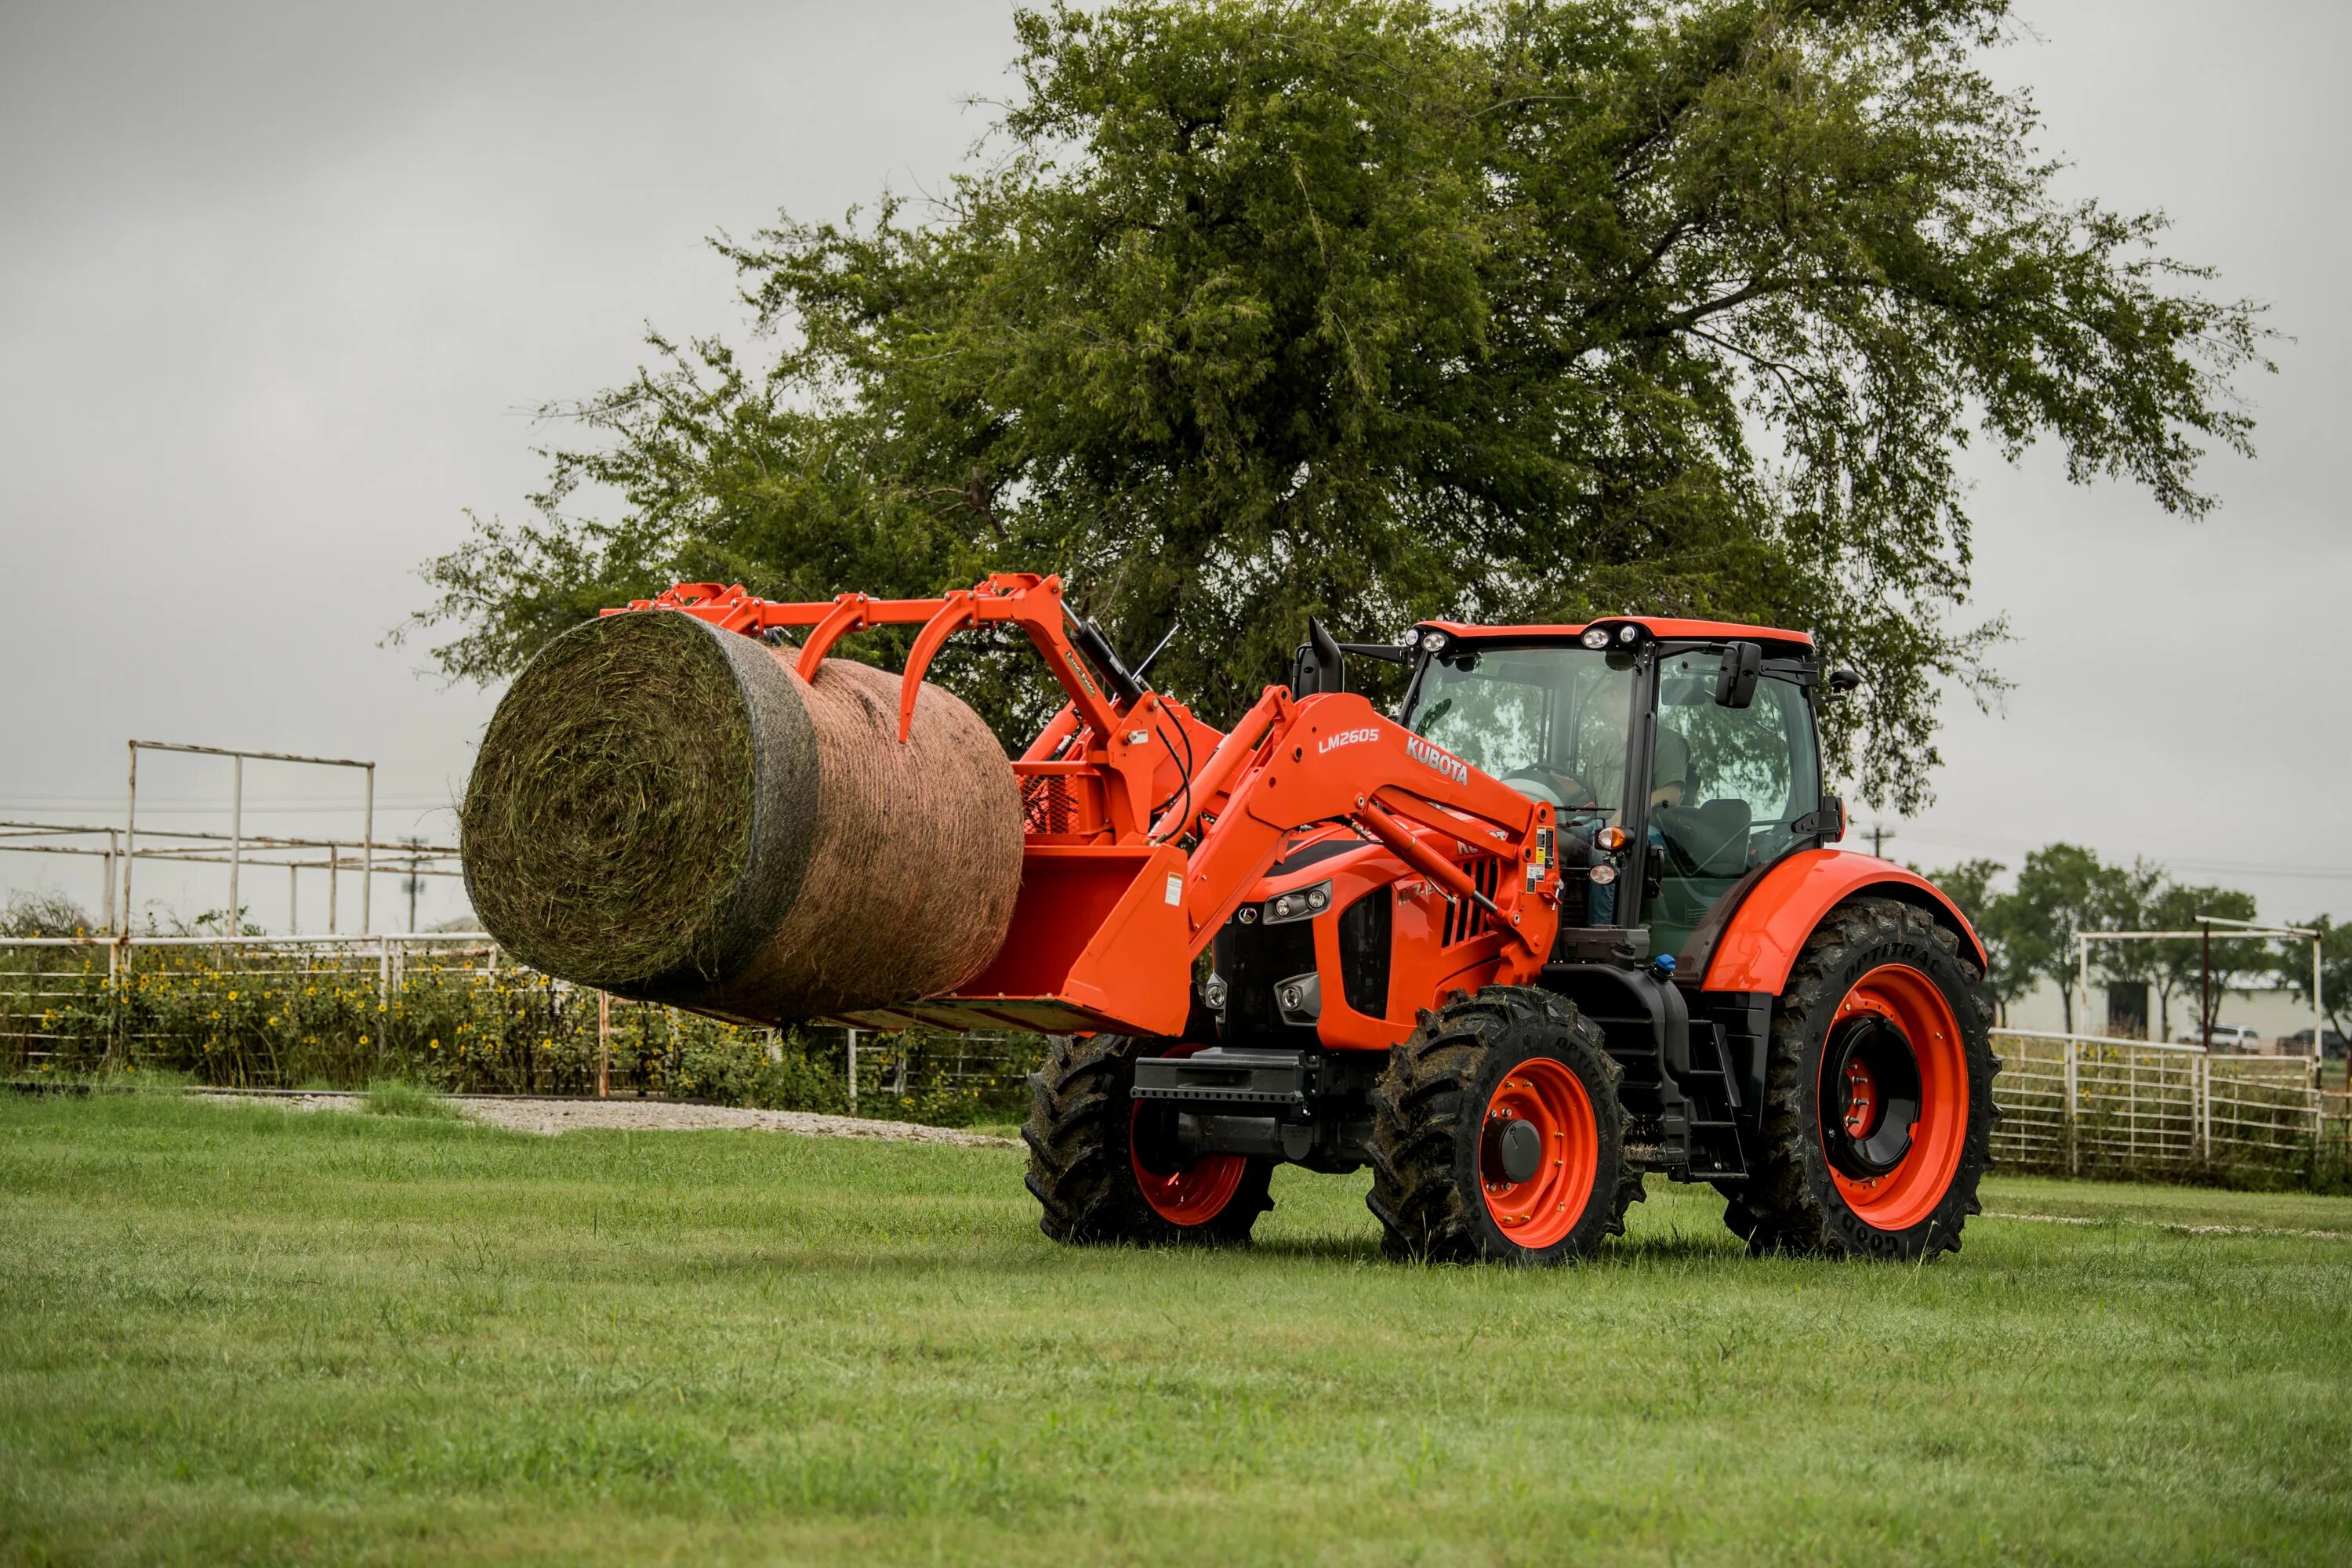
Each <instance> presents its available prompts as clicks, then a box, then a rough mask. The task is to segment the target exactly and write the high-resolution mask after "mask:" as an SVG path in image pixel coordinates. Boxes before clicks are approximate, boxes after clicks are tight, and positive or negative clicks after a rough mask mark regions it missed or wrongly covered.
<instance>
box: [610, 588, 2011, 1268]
mask: <svg viewBox="0 0 2352 1568" xmlns="http://www.w3.org/2000/svg"><path fill="white" fill-rule="evenodd" d="M631 607H632V608H637V609H649V608H667V609H672V610H677V611H679V612H681V613H683V614H687V615H690V616H698V617H700V618H702V619H705V620H708V621H710V622H713V623H715V624H716V625H718V626H720V627H721V628H723V629H728V630H732V631H738V632H741V633H744V634H746V635H751V636H771V637H774V636H781V635H782V634H783V631H784V630H785V629H786V628H804V635H803V641H802V644H801V650H800V656H799V660H800V668H801V671H802V673H803V675H813V674H814V671H815V668H816V666H817V664H818V662H819V661H820V660H822V659H823V658H825V657H826V656H827V654H828V653H829V652H830V651H831V650H832V648H833V647H835V645H836V643H837V642H838V639H839V638H841V637H844V636H846V635H848V634H850V633H853V632H855V631H857V630H859V629H861V628H864V627H868V626H883V625H912V626H919V628H920V629H919V632H918V633H917V635H916V637H915V638H914V641H913V645H912V647H911V650H910V653H909V657H908V663H907V668H906V671H905V675H904V678H903V680H904V684H903V688H902V689H903V694H904V700H903V702H902V706H901V710H900V712H901V726H902V728H901V733H902V735H903V734H904V733H905V732H906V731H905V726H906V725H908V724H911V723H912V722H913V717H914V711H915V694H916V691H917V689H918V687H919V683H920V681H921V679H922V676H923V672H924V671H925V669H926V668H928V667H929V662H930V660H931V658H932V657H933V656H934V655H935V654H936V653H937V652H938V650H939V648H940V646H941V645H942V644H943V643H944V641H945V640H946V638H947V637H950V636H951V635H952V634H953V633H955V632H956V631H958V630H960V629H962V628H965V627H969V626H982V625H1007V624H1009V625H1013V626H1018V627H1020V628H1021V630H1022V631H1023V632H1024V633H1025V634H1026V635H1027V636H1028V637H1029V638H1030V640H1031V642H1032V643H1033V644H1034V647H1036V649H1037V651H1038V653H1039V655H1040V656H1041V657H1042V658H1044V659H1045V663H1046V665H1047V667H1048V668H1049V669H1051V670H1052V672H1053V673H1054V675H1055V679H1057V680H1058V681H1059V682H1060V684H1061V685H1062V687H1063V688H1064V689H1065V691H1066V694H1067V697H1068V702H1067V704H1066V706H1065V707H1064V708H1063V709H1062V710H1061V711H1060V712H1059V714H1057V715H1056V716H1055V719H1054V720H1053V721H1052V722H1050V723H1049V724H1048V725H1047V726H1046V727H1045V730H1044V731H1042V732H1041V733H1040V734H1039V735H1038V736H1037V737H1036V739H1035V740H1034V741H1033V742H1031V743H1030V744H1029V745H1028V746H1027V748H1026V749H1025V750H1024V752H1022V754H1021V755H1020V756H1019V757H1018V758H1017V759H1015V760H1014V761H1013V763H1012V768H1013V773H1014V775H1015V777H1016V779H1017V781H1018V783H1019V786H1020V790H1021V797H1022V802H1023V808H1024V819H1025V821H1024V847H1023V874H1022V883H1021V889H1020V895H1019V901H1018V903H1017V905H1016V906H1015V909H1014V913H1013V924H1012V928H1011V933H1010V935H1009V936H1008V938H1007V939H1006V941H1005V942H1004V945H1003V949H1002V951H1001V952H999V953H998V955H997V957H996V959H995V961H994V962H993V963H991V964H990V965H989V967H988V968H987V969H986V970H985V971H984V972H983V973H981V974H980V975H979V976H978V977H977V978H976V979H974V980H972V981H971V982H968V983H967V984H964V985H963V986H962V987H961V989H960V990H958V991H957V992H955V993H954V994H947V995H940V996H932V997H927V998H923V999H920V1000H919V1001H912V1002H908V1003H906V1004H904V1005H897V1006H893V1007H890V1008H887V1009H880V1010H874V1011H866V1012H860V1013H856V1014H854V1015H848V1016H844V1017H843V1018H842V1019H840V1020H839V1021H841V1022H844V1023H848V1024H851V1025H855V1026H861V1027H866V1028H875V1029H902V1028H910V1027H924V1028H934V1029H943V1030H1001V1029H1017V1030H1031V1031H1036V1032H1039V1033H1042V1034H1045V1035H1047V1036H1049V1037H1051V1046H1050V1049H1049V1052H1048V1056H1047V1058H1046V1060H1045V1064H1044V1066H1043V1067H1042V1068H1040V1070H1039V1071H1038V1073H1037V1074H1036V1075H1035V1077H1034V1080H1033V1109H1032V1111H1031V1114H1030V1117H1029V1120H1028V1122H1027V1124H1026V1125H1025V1126H1024V1130H1023V1131H1024V1139H1025V1141H1026V1142H1027V1144H1028V1147H1029V1151H1030V1167H1029V1174H1028V1184H1029V1187H1030V1190H1031V1191H1032V1192H1033V1193H1034V1194H1035V1196H1036V1198H1037V1200H1038V1202H1039V1204H1040V1205H1042V1207H1043V1211H1044V1214H1043V1220H1042V1224H1043V1226H1044V1228H1045V1231H1046V1232H1047V1234H1049V1235H1051V1236H1053V1237H1056V1238H1057V1239H1060V1240H1063V1241H1066V1242H1072V1243H1086V1242H1114V1243H1115V1242H1136V1243H1146V1244H1181V1243H1203V1242H1221V1241H1222V1242H1230V1241H1237V1240H1241V1239H1243V1238H1245V1237H1247V1236H1248V1235H1249V1232H1250V1229H1251V1226H1253V1224H1254V1223H1255V1219H1256V1217H1257V1215H1259V1214H1260V1213H1262V1212H1263V1211H1264V1210H1265V1208H1267V1207H1268V1206H1269V1203H1270V1200H1269V1198H1268V1195H1267V1193H1268V1181H1269V1177H1270V1175H1271V1173H1272V1170H1273V1168H1274V1167H1275V1166H1276V1164H1281V1163H1291V1164H1297V1165H1302V1166H1305V1167H1307V1168H1309V1169H1311V1170H1316V1171H1322V1172H1332V1173H1344V1172H1349V1171H1355V1170H1360V1169H1361V1168H1363V1167H1365V1166H1370V1169H1371V1173H1372V1189H1371V1194H1370V1200H1369V1201H1370V1206H1371V1208H1372V1211H1373V1213H1374V1214H1375V1215H1378V1217H1379V1219H1380V1221H1381V1226H1382V1228H1383V1232H1384V1236H1385V1245H1386V1247H1387V1249H1388V1251H1389V1252H1390V1253H1391V1255H1392V1256H1396V1257H1400V1258H1423V1259H1446V1260H1467V1259H1475V1258H1491V1259H1501V1260H1509V1261H1517V1262H1552V1261H1558V1260H1563V1259H1570V1258H1578V1257H1580V1256H1584V1255H1586V1254H1589V1253H1590V1252H1591V1250H1592V1249H1593V1248H1594V1247H1597V1246H1598V1245H1599V1244H1600V1242H1601V1239H1602V1238H1603V1237H1607V1236H1610V1235H1612V1234H1617V1233H1619V1232H1621V1231H1622V1226H1623V1217H1624V1213H1625V1209H1626V1206H1627V1205H1628V1204H1629V1203H1631V1202H1633V1201H1635V1200H1636V1199H1638V1197H1639V1196H1640V1194H1641V1193H1642V1190H1643V1188H1642V1184H1643V1176H1644V1174H1645V1173H1650V1172H1657V1173H1663V1174H1664V1175H1666V1176H1667V1177H1669V1178H1671V1179H1673V1180H1675V1181H1681V1182H1704V1183H1707V1184H1713V1185H1714V1186H1716V1187H1717V1188H1718V1189H1719V1190H1720V1191H1721V1192H1722V1193H1723V1194H1724V1195H1725V1197H1726V1200H1727V1204H1726V1220H1727V1223H1728V1224H1729V1225H1730V1226H1731V1227H1732V1228H1733V1229H1734V1230H1735V1231H1737V1232H1738V1234H1740V1235H1741V1236H1742V1237H1745V1238H1746V1239H1747V1240H1748V1243H1749V1245H1750V1247H1751V1248H1753V1249H1754V1250H1757V1251H1759V1252H1763V1251H1774V1250H1787V1251H1794V1252H1802V1253H1821V1254H1830V1255H1841V1256H1854V1257H1869V1258H1929V1257H1933V1256H1935V1255H1937V1254H1938V1253H1940V1252H1943V1251H1946V1250H1949V1249H1954V1248H1957V1247H1958V1243H1959V1237H1960V1230H1961V1226H1962V1225H1963V1223H1964V1222H1965V1220H1966V1217H1967V1216H1968V1215H1969V1214H1971V1213H1974V1212H1976V1206H1977V1205H1976V1189H1977V1184H1978V1180H1979V1176H1980V1175H1981V1173H1982V1172H1983V1170H1984V1167H1985V1164H1986V1163H1987V1143H1988V1139H1989V1137H1990V1130H1991V1127H1992V1125H1993V1124H1994V1121H1995V1120H1996V1118H1997V1111H1996V1110H1995V1108H1994V1105H1993V1102H1992V1094H1991V1087H1992V1074H1993V1071H1994V1069H1995V1067H1996V1066H1997V1064H1996V1063H1995V1062H1994V1060H1993V1058H1992V1056H1991V1053H1990V1022H1991V1008H1990V1004H1989V1002H1988V1001H1987V999H1986V995H1985V993H1984V990H1983V986H1982V976H1983V970H1984V964H1985V955H1984V952H1983V949H1982V947H1981V945H1980V944H1979V942H1978V940H1977V938H1976V936H1975V934H1974V933H1973V932H1972V931H1970V929H1969V924H1968V922H1967V921H1966V920H1965V919H1964V918H1963V917H1962V916H1961V914H1960V913H1959V911H1958V909H1957V908H1956V907H1955V906H1954V905H1953V904H1952V903H1951V901H1950V900H1948V899H1947V898H1945V897H1944V896H1943V895H1942V894H1941V893H1939V892H1938V891H1937V889H1935V888H1933V887H1932V886H1931V885H1929V884H1928V883H1927V882H1926V881H1925V880H1923V879H1920V878H1919V877H1917V876H1915V875H1913V874H1912V873H1910V872H1908V871H1906V870H1905V869H1903V868H1900V867H1897V866H1894V865H1892V864H1889V863H1887V862H1885V861H1883V860H1879V859H1876V858H1872V857H1869V856H1864V855H1859V854H1854V853H1851V852H1848V851H1845V850H1842V849H1839V848H1836V847H1833V846H1834V845H1835V844H1836V843H1837V842H1838V841H1839V839H1840V838H1841V837H1843V831H1844V826H1845V818H1844V810H1843V805H1841V803H1840V802H1839V801H1838V800H1837V799H1835V798H1834V797H1832V796H1829V795H1825V794H1824V793H1823V788H1822V767H1821V757H1820V749H1819V744H1818V740H1817V721H1818V718H1819V714H1820V710H1821V708H1822V705H1823V704H1824V703H1827V702H1832V701H1836V700H1842V699H1843V697H1844V695H1845V694H1846V693H1847V692H1848V691H1850V690H1851V689H1853V686H1854V685H1855V684H1856V682H1855V680H1854V679H1853V677H1852V676H1851V675H1849V674H1847V673H1846V672H1843V671H1824V670H1823V668H1822V664H1821V661H1820V659H1819V658H1818V657H1817V655H1816V652H1815V650H1814V647H1813V645H1812V642H1811V638H1810V637H1807V636H1806V635H1804V634H1801V633H1796V632H1789V631H1780V630H1774V629H1771V628H1768V627H1760V626H1738V625H1729V624H1724V623H1717V622H1708V621H1688V620H1675V619H1670V618H1661V617H1650V616H1623V617H1616V618H1612V619H1609V620H1604V621H1598V622H1594V623H1591V624H1590V625H1581V626H1471V625H1463V624H1456V623H1451V622H1425V623H1422V624H1420V625H1416V626H1412V628H1410V629H1409V630H1408V631H1407V632H1406V633H1405V634H1404V636H1403V637H1402V640H1401V641H1399V642H1398V643H1395V644H1385V645H1355V644H1350V645H1341V644H1339V643H1336V642H1334V641H1333V640H1332V639H1331V638H1330V637H1328V634H1326V633H1325V632H1324V631H1323V629H1322V628H1321V627H1320V626H1316V625H1313V624H1311V623H1310V626H1309V637H1308V640H1307V643H1306V644H1305V645H1303V646H1302V647H1300V649H1299V650H1298V655H1297V660H1296V662H1295V665H1294V668H1293V669H1292V671H1291V679H1290V681H1289V683H1288V684H1287V685H1285V686H1272V687H1268V688H1267V689H1266V690H1265V694H1264V695H1263V696H1262V697H1261V698H1260V699H1259V700H1258V701H1257V702H1256V704H1255V706H1253V707H1252V708H1251V709H1250V710H1249V711H1248V712H1247V713H1245V714H1244V715H1243V716H1242V718H1241V719H1240V720H1239V721H1237V722H1236V723H1235V724H1234V726H1233V727H1232V728H1231V729H1230V730H1226V731H1220V730H1218V729H1216V728H1215V727H1213V726H1212V725H1209V724H1207V723H1205V722H1203V721H1202V720H1201V719H1200V718H1198V717H1197V716H1196V715H1194V714H1193V713H1192V712H1191V711H1190V710H1188V709H1187V708H1186V707H1185V706H1184V705H1183V704H1181V703H1179V702H1176V701H1173V700H1170V699H1168V698H1166V697H1164V696H1162V695H1161V694H1160V693H1158V692H1156V691H1153V690H1152V689H1150V686H1149V684H1148V683H1147V682H1146V681H1144V680H1143V679H1139V677H1138V676H1136V675H1135V674H1134V673H1133V672H1132V671H1130V670H1129V668H1127V667H1126V666H1125V665H1124V664H1123V663H1122V662H1121V661H1120V659H1119V658H1118V655H1117V654H1116V653H1115V652H1114V651H1113V650H1112V649H1111V647H1110V646H1109V644H1108V641H1107V640H1106V639H1104V638H1103V637H1101V636H1100V634H1099V633H1097V631H1096V630H1095V629H1094V628H1093V627H1092V626H1089V625H1087V623H1086V622H1085V621H1083V620H1081V619H1078V618H1076V617H1075V616H1072V615H1071V614H1070V613H1069V612H1067V611H1066V609H1065V607H1064V606H1063V604H1062V601H1061V593H1060V584H1059V582H1058V581H1057V580H1056V579H1055V578H1051V577H1036V576H1031V575H1028V574H998V575H995V576H992V577H991V578H989V579H988V580H987V581H986V582H984V583H982V584H979V585H978V586H976V587H974V588H973V589H971V590H970V591H968V592H961V593H954V594H950V595H944V596H942V597H940V598H937V599H913V600H885V599H875V598H869V597H866V596H865V595H843V596H841V597H840V598H838V599H835V600H831V601H822V602H817V603H809V604H782V603H772V602H769V601H765V600H761V599H758V598H756V597H753V596H751V595H748V594H746V593H745V592H744V591H743V590H742V589H741V588H740V587H722V586H720V585H718V584H680V585H678V586H677V587H675V588H672V589H670V590H668V591H667V592H666V593H665V594H663V595H661V596H660V597H659V598H657V599H655V600H651V601H640V602H639V603H638V604H636V605H633V606H631ZM1349 658H1379V659H1384V660H1390V661H1393V662H1397V663H1401V664H1403V665H1405V666H1406V667H1408V679H1407V686H1406V690H1405V696H1404V699H1403V701H1402V706H1401V707H1400V709H1399V710H1397V711H1396V712H1394V713H1388V712H1383V711H1381V710H1377V709H1375V708H1374V707H1373V706H1372V705H1371V703H1370V702H1369V701H1367V700H1365V699H1364V698H1363V697H1362V696H1360V695H1359V694H1357V693H1354V692H1350V691H1349V690H1348V689H1347V682H1346V663H1347V660H1348V659H1349Z"/></svg>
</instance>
